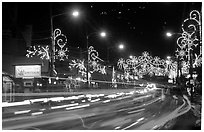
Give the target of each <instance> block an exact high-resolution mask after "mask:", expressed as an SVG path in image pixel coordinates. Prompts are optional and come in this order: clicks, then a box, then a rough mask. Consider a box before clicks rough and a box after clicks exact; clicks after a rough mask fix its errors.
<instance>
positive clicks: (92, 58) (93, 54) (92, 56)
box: [88, 46, 106, 74]
mask: <svg viewBox="0 0 204 132" xmlns="http://www.w3.org/2000/svg"><path fill="white" fill-rule="evenodd" d="M88 54H89V67H90V73H94V72H99V73H101V74H106V66H101V65H100V64H99V61H102V62H103V60H102V59H101V58H99V57H98V55H99V54H98V52H97V51H96V50H95V49H94V47H93V46H90V47H89V50H88Z"/></svg>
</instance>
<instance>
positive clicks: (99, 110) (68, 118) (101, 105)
mask: <svg viewBox="0 0 204 132" xmlns="http://www.w3.org/2000/svg"><path fill="white" fill-rule="evenodd" d="M190 107H191V106H190V103H189V101H188V99H187V98H186V97H182V96H176V95H165V94H163V92H162V91H161V90H158V89H157V90H151V91H149V90H146V91H143V92H140V93H137V92H135V91H132V92H129V93H117V94H110V95H103V94H99V95H90V94H89V95H81V96H80V98H77V97H75V100H74V101H73V100H72V101H71V102H70V101H69V103H68V104H65V102H63V103H60V102H59V103H55V104H54V105H52V106H50V107H45V109H42V108H40V109H39V111H36V110H35V111H29V113H27V114H22V115H21V114H18V116H12V117H9V118H3V120H2V128H3V130H21V129H23V130H135V129H139V130H146V129H148V130H149V129H160V128H161V127H163V126H164V125H165V124H166V123H167V122H168V121H171V120H173V119H174V118H176V117H178V116H180V115H182V114H183V113H186V112H187V111H189V109H190ZM19 115H20V116H19Z"/></svg>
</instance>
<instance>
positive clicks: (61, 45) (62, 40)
mask: <svg viewBox="0 0 204 132" xmlns="http://www.w3.org/2000/svg"><path fill="white" fill-rule="evenodd" d="M66 44H67V37H66V36H65V35H64V34H62V33H61V30H60V29H55V30H54V58H55V59H59V60H60V61H64V59H65V58H66V59H68V55H67V52H69V51H68V48H66V47H65V46H66Z"/></svg>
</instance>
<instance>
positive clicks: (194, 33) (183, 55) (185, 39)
mask: <svg viewBox="0 0 204 132" xmlns="http://www.w3.org/2000/svg"><path fill="white" fill-rule="evenodd" d="M182 31H183V33H182V35H181V36H180V37H179V38H178V39H177V45H178V48H177V50H176V56H177V57H178V59H179V60H180V61H182V69H183V70H184V72H187V71H189V68H190V59H192V63H193V68H195V67H198V66H201V64H202V51H201V49H202V47H201V46H202V45H201V42H202V40H201V37H202V36H201V31H202V29H201V15H200V13H199V12H198V11H197V10H193V11H191V12H190V17H189V18H187V19H185V20H184V22H183V24H182ZM183 61H184V62H183Z"/></svg>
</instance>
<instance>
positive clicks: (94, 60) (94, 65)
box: [69, 46, 106, 77]
mask: <svg viewBox="0 0 204 132" xmlns="http://www.w3.org/2000/svg"><path fill="white" fill-rule="evenodd" d="M88 54H89V73H88V74H89V77H91V74H93V73H94V72H99V73H101V74H106V66H102V65H100V64H99V61H103V60H102V59H100V58H99V57H98V52H97V51H96V50H94V48H93V46H90V47H89V52H88ZM84 61H85V60H79V59H77V60H72V61H71V63H69V65H70V68H77V69H78V71H79V73H80V74H81V75H82V76H83V77H86V76H87V68H86V66H85V64H84Z"/></svg>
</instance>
